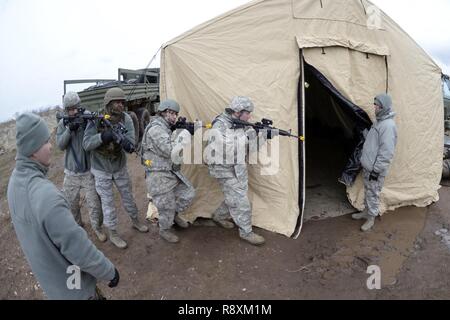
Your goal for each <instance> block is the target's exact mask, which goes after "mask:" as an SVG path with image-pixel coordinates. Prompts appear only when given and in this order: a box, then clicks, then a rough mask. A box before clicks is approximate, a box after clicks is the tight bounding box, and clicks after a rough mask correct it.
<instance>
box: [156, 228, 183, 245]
mask: <svg viewBox="0 0 450 320" xmlns="http://www.w3.org/2000/svg"><path fill="white" fill-rule="evenodd" d="M159 235H160V237H161V238H163V239H164V240H166V241H167V242H170V243H177V242H179V241H180V239H178V237H177V236H176V235H174V234H173V233H172V232H170V230H161V229H160V230H159Z"/></svg>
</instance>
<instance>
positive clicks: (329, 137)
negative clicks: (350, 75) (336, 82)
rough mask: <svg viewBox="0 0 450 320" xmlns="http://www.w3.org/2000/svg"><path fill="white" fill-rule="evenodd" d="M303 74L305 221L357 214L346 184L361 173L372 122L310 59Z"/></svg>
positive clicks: (305, 64)
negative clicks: (363, 149) (367, 131)
mask: <svg viewBox="0 0 450 320" xmlns="http://www.w3.org/2000/svg"><path fill="white" fill-rule="evenodd" d="M304 78H305V84H304V92H305V94H304V96H305V104H304V105H305V130H306V139H307V141H306V156H305V162H306V163H305V165H306V182H305V185H304V188H305V194H306V197H305V200H306V202H305V210H304V219H305V221H308V220H318V219H324V218H328V217H336V216H341V215H345V214H348V213H352V212H355V209H354V208H353V207H352V206H351V204H350V203H349V201H348V199H347V193H346V184H351V183H353V181H354V179H355V178H356V175H357V174H358V173H359V171H360V167H359V166H360V164H359V157H358V155H357V154H358V151H360V149H361V147H362V143H363V142H364V138H363V136H362V131H363V130H364V129H366V128H367V127H369V126H370V124H371V122H370V120H369V117H368V116H367V114H366V113H365V112H364V111H362V109H360V108H359V107H358V106H356V105H354V104H353V103H352V102H350V101H349V100H347V99H346V98H345V97H344V96H343V95H342V94H341V93H339V91H338V90H336V88H334V86H333V85H332V84H331V83H330V82H329V81H328V80H327V79H326V78H325V76H323V75H322V74H321V73H320V72H319V71H318V70H317V69H315V68H314V67H313V66H311V65H309V64H308V63H306V62H304ZM355 151H356V153H355ZM340 182H341V183H340Z"/></svg>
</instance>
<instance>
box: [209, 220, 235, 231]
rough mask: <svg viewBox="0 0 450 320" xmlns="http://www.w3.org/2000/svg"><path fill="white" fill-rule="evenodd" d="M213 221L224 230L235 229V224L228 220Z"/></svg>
mask: <svg viewBox="0 0 450 320" xmlns="http://www.w3.org/2000/svg"><path fill="white" fill-rule="evenodd" d="M213 221H214V222H215V223H216V224H217V225H219V226H220V227H222V228H224V229H233V228H234V223H233V222H231V221H228V220H220V219H214V218H213Z"/></svg>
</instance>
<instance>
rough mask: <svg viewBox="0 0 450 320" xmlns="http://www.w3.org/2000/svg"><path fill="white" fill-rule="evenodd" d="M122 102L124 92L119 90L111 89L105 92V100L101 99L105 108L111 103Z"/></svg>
mask: <svg viewBox="0 0 450 320" xmlns="http://www.w3.org/2000/svg"><path fill="white" fill-rule="evenodd" d="M114 100H123V101H125V100H126V98H125V92H123V90H122V89H120V88H111V89H109V90H108V91H106V94H105V98H104V99H103V104H104V106H105V107H106V106H107V105H108V104H109V103H110V102H111V101H114Z"/></svg>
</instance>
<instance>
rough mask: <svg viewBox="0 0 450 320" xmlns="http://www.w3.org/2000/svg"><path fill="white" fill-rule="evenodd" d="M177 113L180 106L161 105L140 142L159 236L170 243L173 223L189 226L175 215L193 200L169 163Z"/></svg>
mask: <svg viewBox="0 0 450 320" xmlns="http://www.w3.org/2000/svg"><path fill="white" fill-rule="evenodd" d="M179 112H180V105H179V104H178V103H177V102H176V101H174V100H170V99H169V100H165V101H163V102H161V104H160V105H159V107H158V115H157V116H156V117H154V118H153V119H152V120H151V121H150V123H149V125H148V126H147V128H146V130H145V134H144V137H143V139H142V149H143V158H144V160H146V161H147V165H146V182H147V189H148V193H149V194H150V195H151V197H152V198H153V203H154V204H155V206H156V207H157V208H158V212H159V235H160V236H161V238H163V239H164V240H166V241H168V242H171V243H176V242H178V241H179V239H178V237H177V236H176V235H175V234H173V233H172V232H171V231H170V229H171V228H172V225H173V223H174V222H175V223H176V224H177V225H178V226H179V227H181V228H188V226H189V224H188V223H187V221H185V220H184V219H183V218H182V217H180V215H179V214H180V213H182V212H183V211H185V210H186V209H187V208H188V207H189V206H190V205H191V203H192V200H193V199H194V197H195V189H194V187H193V186H192V184H191V183H190V182H189V180H188V179H187V178H186V177H185V176H184V175H183V174H182V173H181V171H180V167H179V165H176V164H173V162H172V150H173V143H172V138H171V137H172V129H171V127H172V126H173V125H174V124H175V123H176V121H177V116H178V113H179Z"/></svg>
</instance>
